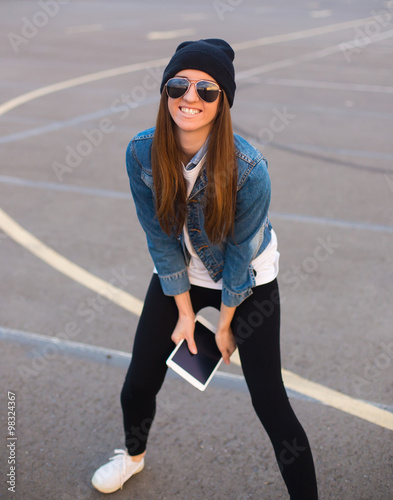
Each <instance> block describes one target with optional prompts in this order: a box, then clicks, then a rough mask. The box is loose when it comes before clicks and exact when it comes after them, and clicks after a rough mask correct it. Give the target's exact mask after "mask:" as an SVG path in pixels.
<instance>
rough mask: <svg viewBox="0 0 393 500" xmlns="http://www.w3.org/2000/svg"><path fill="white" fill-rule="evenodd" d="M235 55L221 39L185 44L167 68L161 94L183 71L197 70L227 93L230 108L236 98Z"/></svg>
mask: <svg viewBox="0 0 393 500" xmlns="http://www.w3.org/2000/svg"><path fill="white" fill-rule="evenodd" d="M234 58H235V53H234V51H233V49H232V47H231V46H230V45H229V44H228V43H227V42H225V41H224V40H221V39H219V38H209V39H207V40H199V41H196V42H193V41H190V42H183V43H181V44H180V45H179V46H178V47H177V49H176V52H175V54H174V55H173V57H172V59H171V60H170V61H169V64H168V66H167V67H166V68H165V71H164V74H163V77H162V82H161V87H160V92H161V93H162V90H163V88H164V86H165V84H166V82H167V81H168V80H169V79H170V78H172V77H174V76H175V75H176V73H178V72H179V71H181V70H182V69H197V70H199V71H203V72H205V73H208V74H209V75H210V76H212V77H213V78H214V79H215V80H216V82H217V83H218V84H219V86H220V87H221V88H222V89H223V90H224V91H225V94H226V96H227V98H228V102H229V106H230V107H232V104H233V99H234V97H235V90H236V83H235V69H234V67H233V63H232V61H233V60H234Z"/></svg>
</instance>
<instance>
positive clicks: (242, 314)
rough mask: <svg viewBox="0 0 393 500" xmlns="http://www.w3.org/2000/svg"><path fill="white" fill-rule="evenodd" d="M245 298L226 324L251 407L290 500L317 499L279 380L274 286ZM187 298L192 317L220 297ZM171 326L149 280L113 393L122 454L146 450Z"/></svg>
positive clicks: (205, 292) (201, 291)
mask: <svg viewBox="0 0 393 500" xmlns="http://www.w3.org/2000/svg"><path fill="white" fill-rule="evenodd" d="M253 292H254V293H253V294H252V295H251V296H250V297H248V298H247V299H246V300H245V301H244V302H242V304H240V306H238V307H237V309H236V312H235V315H234V318H233V321H232V331H233V333H234V335H235V338H236V342H237V345H238V348H239V355H240V359H241V364H242V369H243V373H244V377H245V380H246V382H247V386H248V388H249V391H250V394H251V399H252V404H253V406H254V409H255V411H256V413H257V415H258V417H259V419H260V421H261V422H262V425H263V426H264V428H265V429H266V432H267V433H268V435H269V438H270V440H271V442H272V444H273V447H274V452H275V455H276V458H277V462H278V465H279V468H280V471H281V474H282V476H283V479H284V481H285V484H286V486H287V488H288V492H289V494H290V498H291V500H315V499H317V498H318V494H317V485H316V478H315V470H314V463H313V458H312V454H311V449H310V445H309V442H308V440H307V436H306V434H305V432H304V430H303V428H302V426H301V425H300V423H299V421H298V419H297V418H296V415H295V414H294V412H293V410H292V407H291V405H290V403H289V401H288V397H287V394H286V391H285V388H284V385H283V381H282V378H281V359H280V338H279V337H280V300H279V291H278V285H277V280H274V281H272V282H271V283H267V284H266V285H260V286H257V287H255V288H254V289H253ZM190 294H191V300H192V304H193V308H194V312H195V313H197V312H198V311H199V310H201V309H203V308H205V307H208V306H211V307H215V308H216V309H220V305H221V291H220V290H212V289H209V288H202V287H198V286H192V287H191V291H190ZM177 319H178V310H177V306H176V303H175V300H174V298H173V297H168V296H165V295H164V294H163V292H162V289H161V285H160V282H159V279H158V276H157V275H156V274H154V275H153V278H152V280H151V283H150V286H149V289H148V292H147V295H146V299H145V303H144V307H143V311H142V315H141V318H140V321H139V324H138V328H137V331H136V335H135V341H134V348H133V355H132V360H131V364H130V367H129V369H128V373H127V375H126V378H125V382H124V386H123V389H122V392H121V404H122V408H123V418H124V430H125V443H126V447H127V449H128V452H129V453H130V455H139V454H140V453H142V452H144V451H145V449H146V442H147V438H148V434H149V430H150V427H151V424H152V422H153V419H154V415H155V409H156V395H157V393H158V391H159V390H160V388H161V386H162V383H163V381H164V378H165V374H166V371H167V366H166V359H167V358H168V356H169V355H170V353H171V352H172V350H173V348H174V344H173V342H172V340H171V334H172V332H173V329H174V328H175V325H176V322H177Z"/></svg>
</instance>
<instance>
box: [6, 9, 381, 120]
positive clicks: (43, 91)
mask: <svg viewBox="0 0 393 500" xmlns="http://www.w3.org/2000/svg"><path fill="white" fill-rule="evenodd" d="M373 19H374V18H373V17H367V18H363V19H356V20H354V21H348V22H345V23H338V24H331V25H328V26H323V27H320V28H312V29H308V30H302V31H296V32H293V33H285V34H282V35H273V36H268V37H264V38H258V39H257V40H251V41H248V42H241V43H237V44H233V45H232V46H233V48H234V50H236V51H238V50H245V49H250V48H254V47H260V46H262V45H272V44H276V43H281V42H287V41H292V40H301V39H304V38H310V37H313V36H318V35H323V34H326V33H334V32H336V31H341V30H345V29H350V28H355V27H357V26H362V25H364V24H365V23H367V22H368V21H371V20H373ZM381 35H383V33H382V34H381ZM370 38H372V37H370ZM313 54H315V53H313ZM288 61H293V62H291V63H290V64H288ZM168 62H169V58H162V59H156V60H153V61H146V62H144V63H136V64H130V65H127V66H121V67H119V68H113V69H109V70H104V71H99V72H97V73H91V74H88V75H84V76H80V77H76V78H71V79H70V80H65V81H63V82H58V83H54V84H52V85H47V86H45V87H41V88H39V89H35V90H32V91H31V92H27V93H26V94H22V95H20V96H18V97H15V98H14V99H11V100H9V101H7V102H5V103H4V104H2V105H0V116H2V115H4V114H5V113H7V112H8V111H11V110H12V109H15V108H16V107H18V106H21V105H22V104H26V103H27V102H30V101H33V100H34V99H38V98H39V97H43V96H46V95H49V94H53V93H54V92H59V91H60V90H65V89H68V88H72V87H76V86H78V85H84V84H85V83H90V82H94V81H97V80H103V79H104V78H112V77H115V76H120V75H125V74H128V73H133V72H136V71H141V70H143V69H148V68H150V67H156V66H164V65H166V64H167V63H168ZM297 62H298V61H297V60H296V61H295V59H292V60H288V59H287V60H285V61H283V64H284V65H283V66H282V67H287V66H288V65H292V64H296V63H297ZM299 62H303V61H299ZM277 64H278V63H276V65H275V64H272V65H265V66H262V67H260V68H265V69H264V70H263V71H260V72H264V73H266V72H267V71H273V70H274V69H280V68H281V66H280V65H279V64H278V65H277ZM243 73H244V75H246V73H245V72H243ZM255 74H260V73H258V72H257V73H255ZM251 76H252V75H251ZM245 77H247V76H243V78H245ZM237 78H238V75H237Z"/></svg>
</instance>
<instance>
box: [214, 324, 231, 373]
mask: <svg viewBox="0 0 393 500" xmlns="http://www.w3.org/2000/svg"><path fill="white" fill-rule="evenodd" d="M216 344H217V347H218V348H219V350H220V352H221V355H222V359H223V360H224V363H225V364H227V365H229V363H230V359H229V358H230V357H231V355H232V354H233V353H234V351H235V349H236V341H235V337H234V336H233V333H232V330H231V327H228V328H225V329H224V328H222V329H220V330H217V333H216Z"/></svg>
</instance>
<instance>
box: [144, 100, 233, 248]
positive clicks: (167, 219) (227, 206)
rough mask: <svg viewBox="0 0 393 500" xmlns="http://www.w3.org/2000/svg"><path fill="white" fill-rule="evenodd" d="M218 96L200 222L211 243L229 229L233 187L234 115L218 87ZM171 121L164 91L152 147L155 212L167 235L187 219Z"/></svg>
mask: <svg viewBox="0 0 393 500" xmlns="http://www.w3.org/2000/svg"><path fill="white" fill-rule="evenodd" d="M221 95H222V97H221V98H220V103H219V108H218V112H217V116H216V118H215V119H214V122H213V126H212V129H211V134H210V139H209V146H208V151H207V155H206V172H207V186H206V191H205V196H204V215H205V224H204V227H205V231H206V234H207V236H208V238H209V240H210V241H211V242H212V243H219V242H220V241H222V240H223V239H225V238H226V237H227V236H228V235H229V234H230V233H233V227H234V219H235V206H236V190H237V164H236V160H235V146H234V141H233V129H232V119H231V114H230V108H229V104H228V100H227V97H226V95H225V92H221ZM175 126H176V125H175V123H174V121H173V120H172V117H171V115H170V113H169V110H168V97H167V95H166V92H165V91H164V92H162V95H161V101H160V106H159V109H158V115H157V122H156V130H155V133H154V139H153V147H152V170H153V181H154V190H155V195H156V212H157V218H158V220H159V222H160V225H161V227H162V229H163V230H164V231H165V232H166V233H167V234H168V235H172V234H174V235H176V236H179V235H180V233H181V232H182V230H183V226H184V223H185V221H186V218H187V187H186V181H185V179H184V176H183V171H182V166H181V158H182V152H181V149H180V146H179V144H178V141H177V140H176V134H175Z"/></svg>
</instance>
